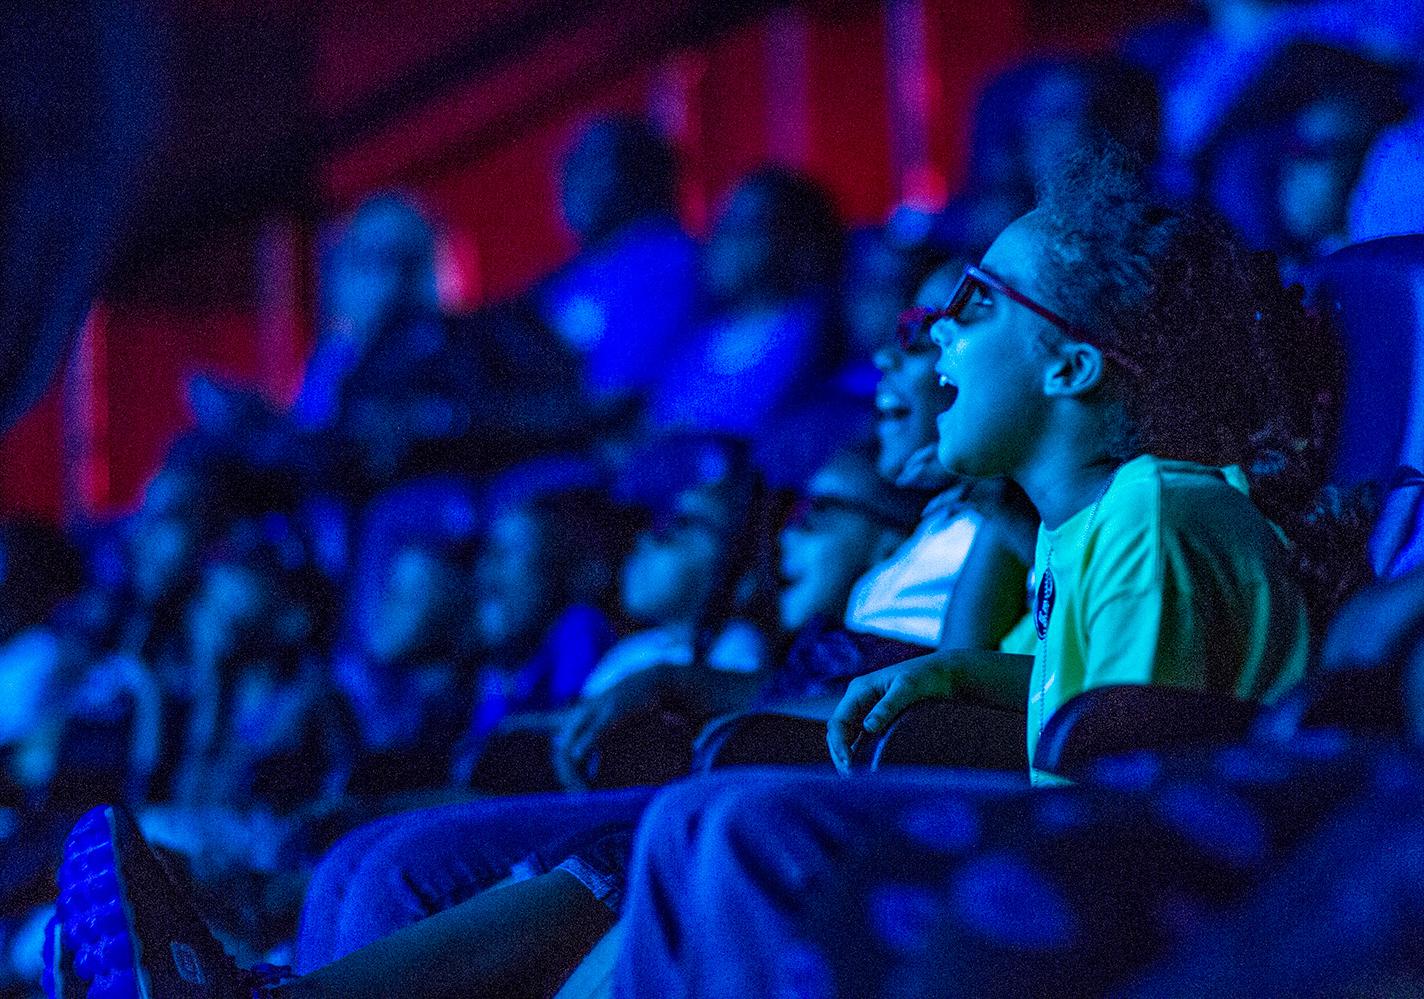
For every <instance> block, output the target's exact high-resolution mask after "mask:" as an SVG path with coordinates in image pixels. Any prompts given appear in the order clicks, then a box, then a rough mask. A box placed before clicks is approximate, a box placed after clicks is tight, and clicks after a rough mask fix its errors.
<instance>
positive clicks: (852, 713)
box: [826, 652, 957, 774]
mask: <svg viewBox="0 0 1424 999" xmlns="http://www.w3.org/2000/svg"><path fill="white" fill-rule="evenodd" d="M956 661H957V660H956V657H955V655H954V653H950V652H931V653H930V654H929V655H926V656H920V657H919V658H917V659H908V660H906V661H905V662H902V663H896V664H895V665H894V666H887V667H885V668H884V669H882V670H877V671H876V672H874V673H867V674H865V675H864V676H858V677H856V678H855V679H854V680H852V681H851V682H850V686H849V687H847V688H846V692H845V696H844V697H842V698H841V702H840V704H839V705H837V707H836V710H835V713H834V714H833V715H831V720H830V722H829V723H827V725H826V745H827V746H828V747H829V748H830V751H831V760H832V762H834V763H835V765H836V769H837V770H839V771H840V772H841V773H843V774H848V773H850V766H851V751H852V750H853V749H854V747H855V743H856V741H857V740H858V739H859V738H860V737H861V736H862V735H876V734H877V733H879V732H880V731H881V730H882V729H884V728H885V726H887V725H889V724H890V722H892V721H894V720H895V718H896V717H897V716H898V715H899V714H900V712H902V711H904V710H905V709H906V708H908V707H909V706H910V705H911V704H914V703H915V702H916V701H921V700H924V699H925V698H927V697H945V696H948V695H950V694H953V693H954V689H955V683H954V672H955V664H956Z"/></svg>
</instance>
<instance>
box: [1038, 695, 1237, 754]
mask: <svg viewBox="0 0 1424 999" xmlns="http://www.w3.org/2000/svg"><path fill="white" fill-rule="evenodd" d="M1260 710H1261V709H1260V707H1259V705H1256V704H1252V703H1250V702H1249V701H1241V700H1237V699H1236V698H1234V697H1228V696H1226V695H1224V694H1215V693H1211V692H1209V691H1204V690H1191V689H1188V688H1186V687H1161V686H1156V687H1153V686H1142V685H1130V684H1115V685H1112V686H1107V687H1095V688H1094V689H1092V690H1087V691H1084V692H1083V693H1081V694H1079V695H1078V696H1077V697H1074V698H1072V699H1071V700H1069V701H1068V703H1067V704H1065V705H1063V706H1062V707H1061V708H1059V709H1058V710H1057V711H1055V712H1054V713H1053V717H1052V718H1050V719H1049V720H1048V724H1047V725H1045V726H1044V727H1043V734H1042V735H1040V736H1039V739H1038V747H1037V749H1035V751H1034V754H1033V765H1034V769H1036V770H1044V771H1047V772H1049V773H1055V774H1059V775H1061V776H1064V777H1074V776H1077V775H1079V774H1081V773H1083V772H1084V771H1085V770H1087V769H1088V768H1089V766H1090V765H1091V764H1093V763H1094V762H1096V761H1098V760H1100V759H1103V758H1104V757H1108V756H1117V755H1121V754H1124V753H1129V752H1133V751H1136V750H1144V749H1150V750H1164V749H1176V748H1181V747H1184V746H1193V745H1216V744H1225V743H1230V742H1240V741H1241V740H1242V739H1244V738H1246V736H1247V735H1248V733H1250V731H1251V727H1252V725H1253V724H1254V723H1255V722H1256V719H1257V716H1258V713H1259V712H1260Z"/></svg>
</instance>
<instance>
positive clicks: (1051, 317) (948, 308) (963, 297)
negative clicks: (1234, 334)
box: [897, 264, 1143, 377]
mask: <svg viewBox="0 0 1424 999" xmlns="http://www.w3.org/2000/svg"><path fill="white" fill-rule="evenodd" d="M985 291H996V292H998V293H999V294H1001V295H1003V296H1004V297H1005V298H1007V299H1009V300H1010V301H1011V302H1016V303H1018V304H1019V305H1022V306H1023V307H1024V308H1025V309H1028V310H1029V311H1030V312H1032V313H1034V314H1035V315H1038V316H1040V317H1042V318H1043V319H1046V320H1047V321H1048V322H1050V323H1052V324H1053V325H1054V326H1057V327H1058V328H1059V329H1060V330H1062V331H1063V332H1064V333H1066V334H1068V336H1070V337H1072V338H1073V339H1074V340H1079V341H1081V342H1083V343H1089V344H1092V345H1093V346H1094V347H1097V348H1098V350H1100V351H1102V352H1103V356H1104V357H1106V358H1107V359H1108V360H1110V361H1112V362H1113V363H1115V364H1117V365H1119V366H1120V367H1122V368H1123V369H1124V370H1125V371H1127V372H1128V373H1129V374H1131V375H1133V376H1135V377H1141V375H1142V373H1143V370H1142V365H1141V364H1139V363H1138V362H1137V361H1136V360H1134V359H1133V358H1131V357H1129V356H1127V355H1126V354H1124V353H1123V352H1122V351H1120V350H1118V349H1116V348H1115V347H1109V346H1108V345H1107V344H1104V343H1102V342H1101V341H1100V340H1099V339H1098V338H1097V337H1096V336H1094V335H1093V334H1091V333H1089V332H1088V331H1087V330H1085V329H1083V328H1082V327H1081V326H1078V325H1076V324H1074V323H1071V322H1069V321H1068V320H1067V319H1064V318H1063V317H1062V316H1060V315H1059V314H1058V313H1056V312H1054V311H1053V310H1052V309H1050V308H1049V307H1048V306H1046V305H1041V304H1040V303H1038V302H1035V301H1034V300H1033V299H1031V298H1029V297H1028V296H1027V295H1025V294H1024V293H1023V292H1021V291H1019V290H1018V289H1016V288H1011V287H1010V286H1009V285H1007V284H1005V283H1004V282H1003V281H1002V280H1000V279H999V278H997V277H995V276H994V275H992V274H990V273H989V272H988V271H985V270H980V269H979V268H978V267H975V266H974V265H973V264H970V265H969V266H968V267H966V268H964V274H963V275H962V276H961V277H960V279H959V284H957V285H955V287H954V293H953V294H952V295H950V296H949V301H948V303H946V304H945V306H944V307H943V308H941V309H926V308H916V309H909V310H907V311H905V312H903V313H901V314H900V324H899V328H898V331H897V332H898V335H899V342H900V346H901V348H902V349H904V350H913V349H915V348H916V347H923V346H925V345H926V343H927V341H928V338H929V331H930V327H931V326H933V325H934V324H935V323H937V322H939V321H940V320H941V319H958V318H959V317H960V315H961V314H962V313H963V312H964V307H965V306H967V305H968V304H969V303H970V302H971V301H973V299H974V294H975V292H979V293H981V294H982V293H983V292H985Z"/></svg>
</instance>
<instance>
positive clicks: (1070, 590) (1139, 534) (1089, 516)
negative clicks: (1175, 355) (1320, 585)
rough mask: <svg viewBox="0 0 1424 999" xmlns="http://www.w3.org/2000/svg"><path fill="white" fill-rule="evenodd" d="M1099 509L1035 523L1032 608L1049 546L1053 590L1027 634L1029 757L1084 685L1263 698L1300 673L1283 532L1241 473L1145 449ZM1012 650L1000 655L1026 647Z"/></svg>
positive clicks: (1301, 608) (1293, 588) (1300, 621)
mask: <svg viewBox="0 0 1424 999" xmlns="http://www.w3.org/2000/svg"><path fill="white" fill-rule="evenodd" d="M1095 505H1097V507H1098V510H1097V515H1096V517H1094V516H1093V509H1092V507H1091V506H1090V507H1088V508H1086V509H1084V510H1081V511H1079V512H1078V513H1077V514H1075V515H1073V516H1072V517H1070V518H1069V519H1068V520H1067V521H1065V522H1064V523H1063V524H1062V525H1061V526H1060V527H1059V528H1058V529H1057V530H1054V531H1048V530H1045V529H1044V528H1042V527H1040V528H1039V532H1038V547H1037V551H1036V554H1035V557H1034V573H1035V578H1036V579H1037V580H1038V581H1039V595H1040V596H1039V599H1038V600H1036V601H1035V607H1036V608H1037V607H1038V606H1039V605H1041V604H1044V603H1048V601H1045V600H1044V599H1043V586H1042V580H1043V574H1044V571H1045V569H1046V568H1047V567H1048V561H1049V551H1050V549H1051V550H1052V569H1053V584H1054V585H1053V590H1054V593H1053V598H1052V600H1051V607H1050V608H1049V613H1048V614H1047V620H1046V627H1045V628H1044V630H1043V631H1042V632H1041V634H1042V637H1041V638H1038V640H1037V641H1036V642H1035V643H1034V644H1035V645H1036V648H1035V649H1034V650H1033V656H1034V665H1033V674H1032V678H1031V679H1030V681H1029V696H1028V757H1029V759H1030V760H1032V759H1033V751H1034V747H1035V746H1036V745H1037V744H1038V738H1039V735H1040V734H1042V732H1043V726H1044V724H1045V723H1046V722H1047V721H1048V719H1049V718H1051V717H1052V716H1053V712H1055V711H1056V710H1058V708H1059V707H1061V706H1062V705H1063V704H1064V703H1065V702H1066V701H1068V700H1069V699H1070V698H1072V697H1073V696H1074V695H1076V694H1080V693H1082V692H1083V691H1084V690H1088V689H1089V688H1092V687H1099V686H1104V685H1107V684H1117V683H1160V684H1169V685H1175V686H1181V687H1194V688H1200V689H1207V690H1217V691H1220V692H1222V693H1226V694H1232V695H1234V696H1236V697H1240V698H1245V699H1249V700H1255V701H1264V702H1270V701H1272V700H1274V699H1275V698H1276V697H1278V696H1279V695H1280V694H1282V693H1284V692H1285V691H1286V690H1288V689H1289V688H1290V687H1292V686H1293V685H1295V684H1296V683H1298V682H1299V681H1300V680H1301V679H1302V677H1303V676H1304V674H1305V665H1306V659H1307V656H1308V654H1309V652H1308V646H1309V634H1308V629H1307V624H1306V613H1305V603H1304V601H1303V600H1302V598H1301V593H1300V588H1299V586H1298V585H1297V582H1296V577H1295V573H1294V571H1293V569H1292V566H1291V564H1290V559H1289V553H1288V550H1287V547H1286V543H1285V540H1284V537H1283V536H1282V535H1281V533H1280V530H1279V529H1278V528H1277V527H1276V526H1275V525H1274V524H1272V523H1271V522H1270V521H1268V520H1267V519H1266V518H1265V517H1264V516H1263V515H1262V514H1261V513H1260V511H1259V510H1257V509H1256V507H1255V506H1254V505H1253V504H1252V502H1251V500H1250V499H1249V498H1248V497H1247V495H1246V481H1245V477H1244V476H1243V475H1242V474H1241V472H1240V470H1239V469H1236V468H1231V469H1217V468H1208V467H1206V466H1203V465H1195V464H1191V463H1189V462H1181V461H1164V460H1162V459H1160V458H1154V457H1152V456H1150V455H1143V456H1141V457H1138V458H1135V459H1133V460H1132V461H1130V462H1128V463H1127V464H1125V465H1123V466H1122V467H1121V468H1120V469H1119V470H1118V472H1117V476H1116V477H1115V478H1114V479H1113V481H1112V484H1111V485H1110V486H1109V487H1108V490H1107V492H1106V493H1105V494H1104V495H1103V497H1102V500H1101V503H1100V504H1095ZM1090 528H1091V529H1090ZM1030 617H1031V618H1034V619H1035V620H1034V624H1035V625H1036V626H1037V625H1040V624H1042V623H1043V622H1042V617H1043V615H1042V614H1038V615H1035V614H1034V613H1033V612H1031V613H1030ZM1037 631H1038V628H1037V627H1035V628H1033V629H1031V630H1030V631H1029V633H1028V634H1029V635H1030V636H1032V637H1037V635H1036V634H1035V632H1037ZM1015 632H1016V633H1017V634H1019V637H1022V635H1021V633H1019V629H1015ZM1015 646H1016V647H1015V648H1012V649H1007V648H1006V650H1005V651H1016V652H1018V651H1027V650H1026V649H1024V648H1023V647H1022V643H1021V642H1015Z"/></svg>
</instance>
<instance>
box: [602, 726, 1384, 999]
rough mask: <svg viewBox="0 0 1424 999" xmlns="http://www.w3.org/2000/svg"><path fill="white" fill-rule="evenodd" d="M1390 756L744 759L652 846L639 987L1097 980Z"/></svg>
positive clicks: (827, 990) (1276, 852) (643, 891)
mask: <svg viewBox="0 0 1424 999" xmlns="http://www.w3.org/2000/svg"><path fill="white" fill-rule="evenodd" d="M1369 761H1370V756H1369V753H1368V752H1366V753H1364V754H1363V755H1361V754H1357V753H1340V752H1337V751H1335V750H1333V749H1331V748H1330V747H1328V746H1321V745H1317V746H1314V747H1311V746H1302V747H1294V748H1292V749H1291V750H1288V751H1287V750H1280V749H1273V748H1267V747H1259V748H1246V749H1242V750H1231V751H1224V752H1222V753H1219V754H1206V755H1203V756H1200V757H1196V758H1193V759H1188V760H1178V761H1166V762H1165V763H1164V762H1163V761H1160V760H1156V759H1153V758H1147V759H1146V761H1145V762H1143V761H1137V762H1129V763H1127V764H1116V765H1115V766H1116V767H1117V770H1116V772H1114V771H1113V770H1112V769H1111V768H1108V769H1107V770H1106V771H1105V773H1104V774H1103V775H1102V776H1101V777H1100V778H1099V779H1096V780H1094V781H1090V782H1088V783H1087V784H1085V785H1082V786H1078V787H1066V788H1047V789H1039V790H1034V791H1028V790H1019V791H1015V790H1013V787H1012V784H1007V783H1006V784H1005V785H1000V786H995V785H993V784H992V783H991V782H987V781H985V780H982V779H977V778H974V777H973V776H972V775H963V774H954V773H950V772H944V773H940V774H905V775H900V774H895V775H889V774H887V775H877V776H872V777H868V778H854V779H851V780H836V779H835V778H827V779H824V780H823V779H818V778H813V777H801V776H788V775H784V774H782V775H777V774H753V775H741V774H737V775H732V776H731V777H730V778H719V780H718V781H716V782H712V783H701V782H697V783H690V784H688V785H685V786H683V787H681V788H677V789H673V790H670V791H668V792H665V794H664V796H662V797H660V798H659V799H658V800H657V801H656V802H655V803H654V804H653V806H652V807H651V809H650V811H649V814H648V815H647V817H646V819H645V821H644V824H643V827H642V829H641V831H640V834H639V837H638V841H637V848H636V850H635V855H634V862H633V868H632V873H631V881H630V886H629V892H630V894H629V900H628V903H627V905H626V907H625V918H626V919H627V920H628V931H629V932H628V938H627V941H626V943H625V946H624V949H623V952H622V954H621V955H620V964H619V968H618V971H617V976H616V984H617V988H618V992H619V994H620V995H622V996H628V997H633V996H643V995H669V996H684V995H697V996H699V997H702V996H705V997H709V999H710V997H717V996H724V995H725V996H742V995H771V996H816V997H819V996H829V995H835V996H855V997H857V999H865V997H871V996H896V997H905V996H914V997H917V999H925V997H937V996H949V995H966V994H967V995H1013V996H1022V995H1038V994H1055V995H1069V994H1097V993H1101V992H1103V991H1104V990H1106V989H1109V988H1111V987H1112V986H1113V985H1114V984H1115V983H1118V982H1121V981H1124V980H1125V979H1126V978H1127V977H1130V975H1131V974H1132V973H1133V972H1134V971H1135V970H1137V969H1140V968H1141V967H1143V966H1144V965H1145V964H1146V963H1148V962H1150V961H1151V960H1152V959H1154V958H1155V957H1156V956H1158V955H1160V954H1161V953H1163V952H1164V951H1165V950H1166V949H1168V948H1170V947H1171V946H1173V945H1174V943H1175V942H1176V941H1179V940H1181V939H1183V938H1184V937H1185V936H1186V935H1188V934H1189V933H1190V932H1192V931H1193V930H1194V929H1195V928H1196V927H1198V926H1200V925H1201V924H1202V923H1203V921H1205V920H1207V919H1208V918H1210V917H1211V916H1212V914H1213V913H1216V912H1220V911H1223V910H1224V909H1226V908H1227V907H1229V906H1231V905H1233V904H1236V903H1237V902H1239V900H1240V899H1241V898H1243V897H1244V895H1245V894H1246V893H1247V892H1249V890H1250V889H1251V887H1252V886H1254V885H1256V884H1258V883H1260V881H1261V879H1262V878H1263V877H1264V876H1265V874H1266V873H1267V872H1268V871H1269V870H1270V865H1271V864H1273V863H1276V862H1278V860H1279V858H1280V857H1281V856H1283V851H1286V850H1289V849H1290V848H1292V846H1293V845H1294V844H1295V843H1298V842H1299V841H1300V839H1301V837H1302V836H1304V835H1306V834H1308V833H1309V831H1310V830H1312V829H1313V828H1316V827H1318V825H1319V824H1320V823H1321V822H1322V821H1324V820H1325V819H1326V817H1328V816H1329V815H1331V814H1332V813H1334V812H1335V811H1336V810H1337V809H1338V808H1339V807H1341V805H1342V804H1343V803H1347V802H1349V801H1350V800H1352V799H1353V798H1355V797H1356V796H1357V795H1358V794H1359V793H1360V789H1361V787H1362V786H1363V784H1364V783H1366V782H1365V781H1363V780H1362V773H1365V772H1368V771H1369V769H1370V767H1371V766H1373V764H1372V763H1371V762H1369Z"/></svg>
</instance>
